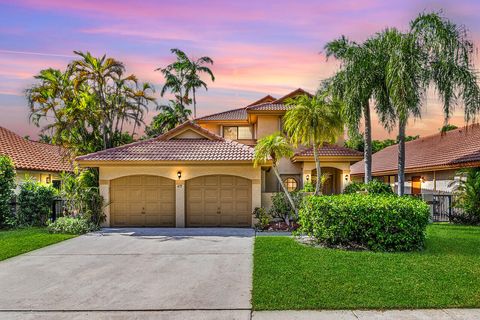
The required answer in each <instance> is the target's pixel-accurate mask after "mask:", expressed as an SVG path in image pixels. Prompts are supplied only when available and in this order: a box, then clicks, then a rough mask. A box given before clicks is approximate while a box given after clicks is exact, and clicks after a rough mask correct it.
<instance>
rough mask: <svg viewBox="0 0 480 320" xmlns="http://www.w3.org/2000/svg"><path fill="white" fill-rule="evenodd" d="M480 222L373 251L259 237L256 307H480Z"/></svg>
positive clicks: (440, 227) (435, 228)
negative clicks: (412, 246) (408, 248)
mask: <svg viewBox="0 0 480 320" xmlns="http://www.w3.org/2000/svg"><path fill="white" fill-rule="evenodd" d="M479 248H480V228H479V227H467V226H457V225H448V224H433V225H429V226H428V227H427V240H426V243H425V249H424V250H422V251H415V252H401V253H391V252H388V253H387V252H385V253H383V252H371V251H352V250H341V249H330V248H318V247H313V246H307V245H302V244H300V243H298V242H297V241H296V240H295V239H292V238H289V237H257V238H256V239H255V249H254V263H253V265H254V268H253V292H252V304H253V308H254V309H255V310H302V309H317V310H318V309H340V310H348V309H420V308H434V309H440V308H479V307H480V299H478V297H479V296H480V281H478V279H480V268H479V265H480V255H479V254H478V252H479Z"/></svg>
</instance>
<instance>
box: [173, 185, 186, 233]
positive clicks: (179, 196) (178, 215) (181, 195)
mask: <svg viewBox="0 0 480 320" xmlns="http://www.w3.org/2000/svg"><path fill="white" fill-rule="evenodd" d="M175 226H176V227H177V228H185V180H176V181H175Z"/></svg>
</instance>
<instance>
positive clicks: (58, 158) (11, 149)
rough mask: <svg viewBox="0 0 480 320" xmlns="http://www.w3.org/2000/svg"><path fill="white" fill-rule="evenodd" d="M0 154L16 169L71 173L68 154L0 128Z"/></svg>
mask: <svg viewBox="0 0 480 320" xmlns="http://www.w3.org/2000/svg"><path fill="white" fill-rule="evenodd" d="M0 154H1V155H8V156H9V157H10V158H12V160H13V162H14V163H15V168H16V169H23V170H35V171H48V172H63V171H73V166H72V163H71V162H70V161H69V160H68V159H67V157H66V156H67V154H68V152H67V151H66V150H65V149H64V148H62V147H59V146H54V145H51V144H46V143H41V142H36V141H29V140H27V139H25V138H22V137H20V136H19V135H18V134H16V133H14V132H12V131H10V130H7V129H5V128H2V127H0Z"/></svg>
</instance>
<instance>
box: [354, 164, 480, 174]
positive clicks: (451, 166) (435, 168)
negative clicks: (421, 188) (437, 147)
mask: <svg viewBox="0 0 480 320" xmlns="http://www.w3.org/2000/svg"><path fill="white" fill-rule="evenodd" d="M476 167H480V161H475V162H464V163H456V164H444V165H437V166H424V167H415V168H405V173H421V172H427V171H446V170H454V169H464V168H476ZM396 174H398V171H397V170H383V171H375V172H372V175H374V176H388V175H396ZM351 175H352V176H353V177H359V176H363V175H364V173H363V172H362V173H352V174H351Z"/></svg>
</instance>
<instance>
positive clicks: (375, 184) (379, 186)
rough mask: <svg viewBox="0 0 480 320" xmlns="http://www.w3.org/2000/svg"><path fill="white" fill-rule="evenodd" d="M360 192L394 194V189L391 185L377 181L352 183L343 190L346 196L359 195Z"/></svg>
mask: <svg viewBox="0 0 480 320" xmlns="http://www.w3.org/2000/svg"><path fill="white" fill-rule="evenodd" d="M359 191H364V192H366V193H369V194H394V192H393V190H392V187H390V185H388V184H386V183H383V182H381V181H378V180H376V179H374V180H372V181H370V182H368V183H363V182H352V183H350V184H349V185H347V186H346V187H345V189H344V190H343V193H344V194H351V193H357V192H359Z"/></svg>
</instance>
